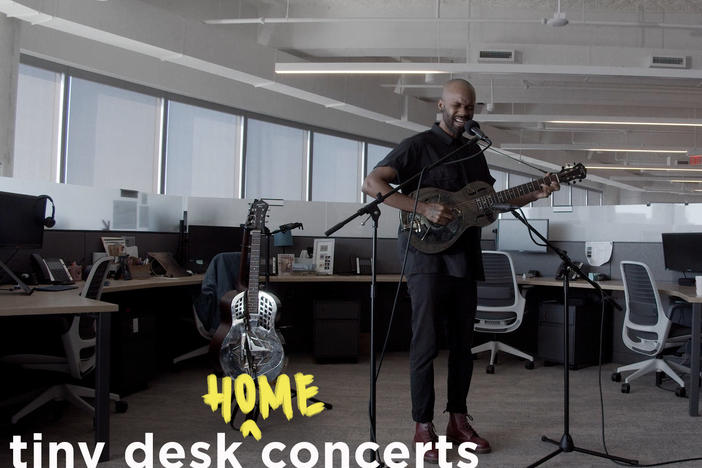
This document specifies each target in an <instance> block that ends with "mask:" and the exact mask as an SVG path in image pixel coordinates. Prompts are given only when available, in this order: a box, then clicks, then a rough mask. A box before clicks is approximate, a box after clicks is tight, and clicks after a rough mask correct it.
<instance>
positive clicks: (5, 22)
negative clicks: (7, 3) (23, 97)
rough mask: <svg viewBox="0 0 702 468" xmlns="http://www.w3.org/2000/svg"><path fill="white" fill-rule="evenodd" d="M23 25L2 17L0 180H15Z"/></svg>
mask: <svg viewBox="0 0 702 468" xmlns="http://www.w3.org/2000/svg"><path fill="white" fill-rule="evenodd" d="M19 35H20V23H19V21H18V20H16V19H14V18H8V17H7V16H5V15H3V14H0V176H8V177H9V176H12V160H13V153H14V141H15V109H16V106H17V69H18V67H19Z"/></svg>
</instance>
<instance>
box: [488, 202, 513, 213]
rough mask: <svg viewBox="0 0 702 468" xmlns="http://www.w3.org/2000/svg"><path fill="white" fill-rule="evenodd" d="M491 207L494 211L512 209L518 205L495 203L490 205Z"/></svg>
mask: <svg viewBox="0 0 702 468" xmlns="http://www.w3.org/2000/svg"><path fill="white" fill-rule="evenodd" d="M492 209H493V210H496V211H512V210H517V209H519V207H518V206H517V205H510V204H509V203H497V204H496V205H492Z"/></svg>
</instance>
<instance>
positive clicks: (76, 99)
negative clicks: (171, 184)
mask: <svg viewBox="0 0 702 468" xmlns="http://www.w3.org/2000/svg"><path fill="white" fill-rule="evenodd" d="M70 86H71V89H70V107H69V114H68V137H67V149H66V179H65V181H66V183H69V184H79V185H89V186H94V187H110V188H127V189H132V190H140V191H145V192H152V193H156V192H157V191H158V177H157V176H158V158H159V154H158V148H159V143H160V142H159V138H160V134H161V129H160V127H161V115H160V105H159V102H160V101H159V99H158V98H156V97H153V96H148V95H146V94H141V93H136V92H134V91H128V90H124V89H120V88H115V87H113V86H108V85H104V84H100V83H95V82H92V81H87V80H83V79H80V78H72V79H71V85H70Z"/></svg>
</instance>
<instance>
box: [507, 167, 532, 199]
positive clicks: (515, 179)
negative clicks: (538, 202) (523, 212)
mask: <svg viewBox="0 0 702 468" xmlns="http://www.w3.org/2000/svg"><path fill="white" fill-rule="evenodd" d="M532 180H533V179H532V178H531V177H527V176H523V175H521V174H513V173H511V172H510V173H509V175H508V176H507V185H508V187H509V188H514V187H516V186H518V185H523V184H526V183H527V182H531V181H532ZM517 196H520V195H519V194H517ZM529 205H530V204H529V203H527V204H526V205H525V206H529Z"/></svg>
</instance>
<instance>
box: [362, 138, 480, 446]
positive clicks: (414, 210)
mask: <svg viewBox="0 0 702 468" xmlns="http://www.w3.org/2000/svg"><path fill="white" fill-rule="evenodd" d="M478 146H479V145H478ZM489 147H490V145H488V146H486V147H485V148H481V149H480V151H478V152H476V153H474V154H471V155H470V156H467V157H465V158H461V159H459V160H458V161H454V162H460V161H466V160H468V159H472V158H475V157H477V156H479V155H481V154H483V152H485V150H486V149H487V148H489ZM452 163H453V162H452ZM445 164H451V163H444V165H445ZM425 170H426V167H425V168H423V169H422V170H421V171H420V172H419V180H418V181H417V190H419V189H420V188H421V186H422V179H423V178H424V172H425ZM418 206H419V193H418V194H417V197H416V198H415V199H414V206H413V208H412V213H411V215H410V218H409V229H408V234H407V245H405V253H404V255H403V258H402V268H401V269H400V279H399V281H398V282H397V286H396V288H395V297H394V299H393V303H392V310H391V312H390V318H389V319H388V326H387V329H386V332H385V340H384V341H383V347H382V348H381V350H380V356H379V359H378V367H377V369H376V370H375V374H374V375H375V377H374V379H375V382H376V383H377V382H378V378H379V377H380V369H381V368H382V366H383V360H384V359H385V352H386V351H387V346H388V342H389V341H390V331H391V330H392V324H393V321H394V319H395V312H396V311H397V304H398V300H399V296H400V290H401V288H402V279H403V278H404V275H405V267H406V265H407V254H408V252H409V246H410V241H411V239H412V233H413V229H412V226H413V224H414V219H415V217H416V215H417V207H418ZM370 351H371V353H374V352H375V350H374V349H371V350H370ZM368 418H369V419H370V418H371V407H370V402H368ZM371 427H372V425H371ZM371 437H372V438H373V440H377V437H376V434H375V428H373V432H372V434H371Z"/></svg>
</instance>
